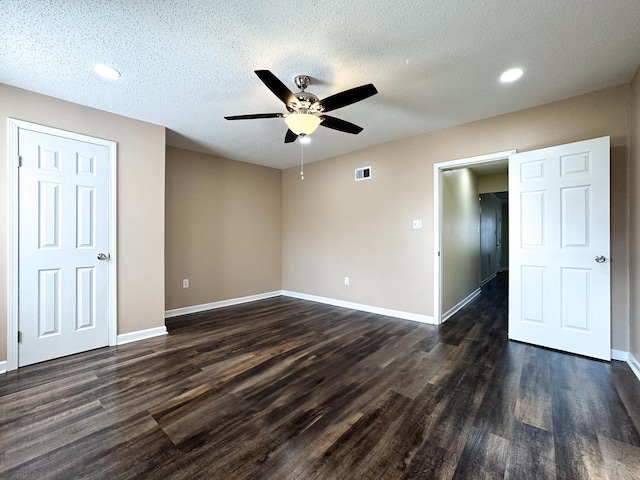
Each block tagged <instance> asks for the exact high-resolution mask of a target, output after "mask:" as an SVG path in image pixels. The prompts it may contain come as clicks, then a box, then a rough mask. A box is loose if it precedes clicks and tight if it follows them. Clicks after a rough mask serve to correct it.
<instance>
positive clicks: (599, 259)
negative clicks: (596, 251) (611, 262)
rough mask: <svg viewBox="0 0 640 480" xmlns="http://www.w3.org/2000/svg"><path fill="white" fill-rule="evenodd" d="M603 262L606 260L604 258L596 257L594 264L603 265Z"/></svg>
mask: <svg viewBox="0 0 640 480" xmlns="http://www.w3.org/2000/svg"><path fill="white" fill-rule="evenodd" d="M605 260H606V258H604V257H603V256H602V255H598V256H597V257H596V262H598V263H604V262H605Z"/></svg>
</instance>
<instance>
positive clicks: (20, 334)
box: [18, 330, 22, 343]
mask: <svg viewBox="0 0 640 480" xmlns="http://www.w3.org/2000/svg"><path fill="white" fill-rule="evenodd" d="M18 343H22V332H21V331H19V330H18Z"/></svg>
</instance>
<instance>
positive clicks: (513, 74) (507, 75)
mask: <svg viewBox="0 0 640 480" xmlns="http://www.w3.org/2000/svg"><path fill="white" fill-rule="evenodd" d="M523 73H524V72H523V71H522V69H521V68H512V69H511V70H507V71H506V72H504V73H503V74H502V75H500V81H501V82H502V83H509V82H515V81H516V80H518V79H519V78H520V77H521V76H522V74H523Z"/></svg>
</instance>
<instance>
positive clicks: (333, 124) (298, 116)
mask: <svg viewBox="0 0 640 480" xmlns="http://www.w3.org/2000/svg"><path fill="white" fill-rule="evenodd" d="M255 73H256V75H258V77H259V78H260V80H262V82H263V83H264V84H265V85H266V86H267V88H268V89H269V90H271V91H272V92H273V93H274V94H275V95H276V97H278V98H279V99H280V100H282V101H283V102H284V104H285V107H286V108H287V112H288V113H257V114H253V115H233V116H229V117H224V118H225V119H227V120H251V119H256V118H284V122H285V123H286V124H287V127H289V128H288V130H287V133H286V135H285V137H284V142H285V143H291V142H295V140H296V138H298V136H300V137H304V136H306V135H309V134H310V133H313V132H314V131H315V129H316V128H317V127H318V125H322V126H323V127H327V128H332V129H333V130H339V131H341V132H346V133H352V134H358V133H360V132H361V131H362V127H359V126H358V125H355V124H353V123H350V122H347V121H345V120H341V119H339V118H336V117H331V116H329V115H325V113H326V112H330V111H332V110H336V109H338V108H342V107H346V106H347V105H351V104H352V103H356V102H359V101H360V100H364V99H365V98H368V97H370V96H372V95H375V94H376V93H378V91H377V90H376V87H374V86H373V84H372V83H369V84H367V85H361V86H359V87H355V88H352V89H350V90H345V91H344V92H340V93H336V94H335V95H331V96H329V97H327V98H324V99H322V100H320V99H319V98H318V97H316V96H315V95H314V94H313V93H309V92H305V89H306V88H307V87H308V86H309V84H310V83H311V79H310V78H309V77H308V76H307V75H298V76H297V77H296V78H295V83H296V86H297V87H298V88H299V89H300V91H299V92H298V93H293V92H292V91H291V90H289V89H288V88H287V86H286V85H285V84H284V83H282V82H281V81H280V80H279V79H278V77H276V76H275V75H274V74H273V73H271V72H270V71H269V70H256V71H255Z"/></svg>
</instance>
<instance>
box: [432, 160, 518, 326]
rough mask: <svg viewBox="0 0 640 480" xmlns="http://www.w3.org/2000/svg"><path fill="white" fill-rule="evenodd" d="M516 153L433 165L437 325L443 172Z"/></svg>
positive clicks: (439, 316) (439, 314) (438, 317)
mask: <svg viewBox="0 0 640 480" xmlns="http://www.w3.org/2000/svg"><path fill="white" fill-rule="evenodd" d="M514 153H516V150H506V151H504V152H496V153H489V154H486V155H479V156H476V157H468V158H461V159H459V160H450V161H448V162H440V163H435V164H434V165H433V216H434V218H433V245H434V248H433V320H434V323H435V324H436V325H440V324H441V323H442V256H441V255H440V252H441V249H442V172H443V171H445V170H452V169H456V168H465V167H470V166H473V165H479V164H482V163H489V162H495V161H498V160H508V159H509V155H511V154H514Z"/></svg>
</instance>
